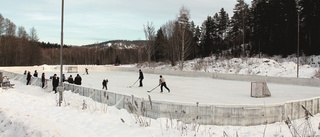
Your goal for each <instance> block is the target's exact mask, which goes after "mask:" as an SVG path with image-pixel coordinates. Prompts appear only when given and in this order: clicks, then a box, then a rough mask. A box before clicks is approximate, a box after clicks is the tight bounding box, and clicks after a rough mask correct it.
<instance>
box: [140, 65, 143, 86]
mask: <svg viewBox="0 0 320 137" xmlns="http://www.w3.org/2000/svg"><path fill="white" fill-rule="evenodd" d="M139 79H140V85H139V87H143V84H142V80H143V79H144V77H143V73H142V71H141V69H139Z"/></svg>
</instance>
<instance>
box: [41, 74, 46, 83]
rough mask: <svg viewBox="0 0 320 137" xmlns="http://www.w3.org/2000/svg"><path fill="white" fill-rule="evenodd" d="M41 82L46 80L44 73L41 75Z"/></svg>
mask: <svg viewBox="0 0 320 137" xmlns="http://www.w3.org/2000/svg"><path fill="white" fill-rule="evenodd" d="M41 82H42V83H44V82H46V78H45V76H44V75H42V76H41Z"/></svg>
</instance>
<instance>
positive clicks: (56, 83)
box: [52, 74, 59, 94]
mask: <svg viewBox="0 0 320 137" xmlns="http://www.w3.org/2000/svg"><path fill="white" fill-rule="evenodd" d="M58 86H59V78H58V77H57V74H54V75H53V77H52V87H53V89H52V91H54V94H56V93H57V87H58Z"/></svg>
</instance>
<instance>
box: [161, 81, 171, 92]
mask: <svg viewBox="0 0 320 137" xmlns="http://www.w3.org/2000/svg"><path fill="white" fill-rule="evenodd" d="M163 87H165V88H166V89H167V90H168V92H170V89H169V88H168V87H167V84H166V82H163V83H161V86H160V89H161V92H162V91H163V90H162V89H163Z"/></svg>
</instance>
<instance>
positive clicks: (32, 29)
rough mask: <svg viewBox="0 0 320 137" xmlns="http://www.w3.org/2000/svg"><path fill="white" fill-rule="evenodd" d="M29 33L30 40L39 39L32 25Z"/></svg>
mask: <svg viewBox="0 0 320 137" xmlns="http://www.w3.org/2000/svg"><path fill="white" fill-rule="evenodd" d="M29 35H30V40H31V41H39V38H38V34H37V30H36V29H35V28H34V27H32V28H31V29H30V34H29Z"/></svg>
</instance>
